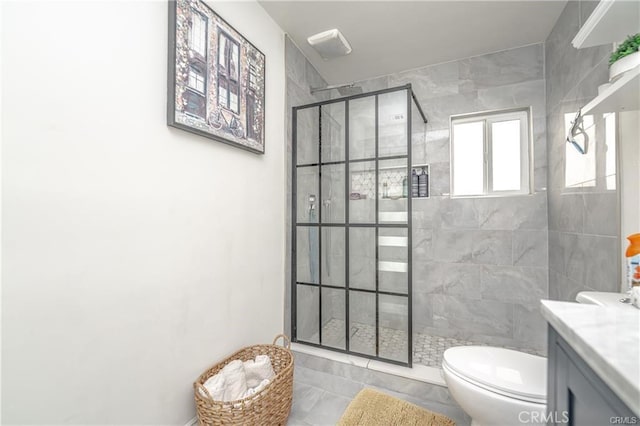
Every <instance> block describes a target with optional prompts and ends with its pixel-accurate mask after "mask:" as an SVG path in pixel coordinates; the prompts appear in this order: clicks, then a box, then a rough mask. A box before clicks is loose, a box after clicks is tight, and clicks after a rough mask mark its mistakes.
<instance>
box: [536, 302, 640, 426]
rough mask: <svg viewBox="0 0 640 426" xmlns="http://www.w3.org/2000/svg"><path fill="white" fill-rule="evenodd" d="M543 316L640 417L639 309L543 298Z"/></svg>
mask: <svg viewBox="0 0 640 426" xmlns="http://www.w3.org/2000/svg"><path fill="white" fill-rule="evenodd" d="M542 315H543V316H544V317H545V319H546V320H547V321H548V322H549V324H551V325H552V326H553V328H554V329H555V330H556V331H557V332H558V334H560V335H561V336H562V338H563V339H564V340H566V341H567V343H569V345H571V347H572V348H573V350H575V351H576V352H577V353H578V355H580V356H581V357H582V359H583V360H584V361H585V362H586V363H587V364H588V365H589V366H590V367H591V368H592V369H593V371H595V372H596V374H598V376H600V378H601V379H602V380H603V381H604V382H605V383H606V384H607V385H608V386H609V387H610V388H611V389H612V390H613V391H614V392H615V393H616V395H618V397H619V398H620V399H621V400H622V401H624V403H625V404H627V406H629V408H631V410H632V411H633V412H634V413H635V414H637V415H639V416H640V309H636V308H634V307H633V306H631V305H622V304H621V306H619V307H618V306H615V307H610V306H596V305H582V304H579V303H572V302H558V301H552V300H543V301H542Z"/></svg>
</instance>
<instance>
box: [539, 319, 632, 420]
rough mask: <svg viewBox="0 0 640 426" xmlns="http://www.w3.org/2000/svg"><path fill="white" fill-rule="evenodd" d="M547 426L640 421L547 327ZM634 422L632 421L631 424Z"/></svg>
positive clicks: (554, 332) (562, 340)
mask: <svg viewBox="0 0 640 426" xmlns="http://www.w3.org/2000/svg"><path fill="white" fill-rule="evenodd" d="M548 342H549V346H548V361H547V362H548V366H547V424H548V425H562V424H570V425H575V426H595V425H610V424H635V423H640V419H638V417H637V416H635V415H634V414H633V412H632V411H631V409H629V407H627V405H625V403H624V402H622V401H621V400H620V399H619V398H618V397H617V396H616V395H615V393H614V392H613V391H612V390H611V388H609V386H607V384H605V383H604V382H603V381H602V380H601V379H600V377H598V375H597V374H596V373H595V372H594V371H593V370H592V369H591V368H590V367H589V366H588V365H587V364H586V363H585V362H584V361H583V360H582V358H581V357H580V356H579V355H578V354H577V353H576V352H575V351H574V350H573V349H572V348H571V347H570V346H569V344H568V343H567V342H566V341H565V340H564V339H563V338H562V337H561V336H560V335H559V334H558V333H557V332H556V331H555V329H554V328H553V327H552V326H549V334H548ZM634 419H635V421H634Z"/></svg>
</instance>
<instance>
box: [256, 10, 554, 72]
mask: <svg viewBox="0 0 640 426" xmlns="http://www.w3.org/2000/svg"><path fill="white" fill-rule="evenodd" d="M565 3H566V1H452V0H450V1H270V0H262V1H260V4H261V5H262V7H263V8H264V9H265V10H266V11H267V13H268V14H269V15H271V17H272V18H273V19H274V20H275V21H276V22H277V23H278V24H279V25H280V27H282V29H283V30H284V31H285V32H286V33H287V34H289V36H290V37H291V38H292V39H293V41H294V43H295V44H296V45H297V46H298V47H299V48H300V49H301V50H302V51H303V53H304V55H305V56H306V57H307V58H308V59H309V61H310V62H311V63H312V64H313V65H314V66H315V67H316V69H317V70H318V71H319V72H320V74H321V75H322V76H323V77H324V78H325V80H327V82H328V83H329V84H339V83H347V82H352V81H358V80H363V79H368V78H371V77H377V76H381V75H386V74H391V73H394V72H398V71H403V70H408V69H412V68H418V67H421V66H425V65H430V64H437V63H442V62H447V61H452V60H456V59H461V58H467V57H470V56H476V55H482V54H485V53H490V52H496V51H499V50H505V49H509V48H513V47H519V46H525V45H528V44H532V43H539V42H543V41H544V40H545V39H546V38H547V36H548V35H549V33H550V32H551V28H553V25H554V24H555V22H556V20H557V19H558V17H559V16H560V13H561V12H562V9H563V8H564V6H565ZM332 28H338V29H339V30H340V31H341V32H342V33H343V34H344V36H345V37H346V38H347V40H348V41H349V43H350V44H351V47H352V48H353V52H352V53H351V54H350V55H347V56H343V57H340V58H336V59H331V60H328V61H325V60H323V59H322V58H321V57H320V56H319V55H318V54H317V53H316V51H315V50H313V49H312V48H311V47H310V46H309V44H308V43H307V41H306V40H307V37H309V36H310V35H313V34H316V33H319V32H321V31H325V30H329V29H332Z"/></svg>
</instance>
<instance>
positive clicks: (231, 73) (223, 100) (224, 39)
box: [218, 31, 240, 113]
mask: <svg viewBox="0 0 640 426" xmlns="http://www.w3.org/2000/svg"><path fill="white" fill-rule="evenodd" d="M218 34H219V42H218V103H219V104H220V106H222V107H224V108H226V109H229V110H231V111H233V112H235V113H238V112H239V110H240V105H239V104H238V103H239V99H240V45H239V44H238V43H237V42H236V41H235V40H233V39H232V38H231V37H229V36H228V35H227V34H225V33H224V32H222V31H220V32H219V33H218Z"/></svg>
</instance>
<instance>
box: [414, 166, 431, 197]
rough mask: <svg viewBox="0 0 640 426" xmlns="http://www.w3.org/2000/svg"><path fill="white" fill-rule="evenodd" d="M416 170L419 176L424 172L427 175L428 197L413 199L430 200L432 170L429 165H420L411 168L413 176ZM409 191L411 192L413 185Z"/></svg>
mask: <svg viewBox="0 0 640 426" xmlns="http://www.w3.org/2000/svg"><path fill="white" fill-rule="evenodd" d="M414 170H415V171H416V173H417V174H418V176H419V175H420V174H421V173H422V170H424V171H425V173H426V175H427V195H426V196H422V197H413V199H414V200H423V199H427V198H430V194H431V168H430V167H429V165H428V164H418V165H414V166H411V174H412V175H413V171H414ZM409 190H411V185H409Z"/></svg>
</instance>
